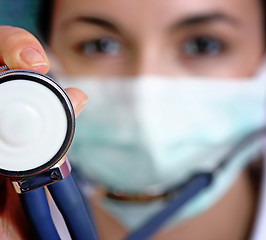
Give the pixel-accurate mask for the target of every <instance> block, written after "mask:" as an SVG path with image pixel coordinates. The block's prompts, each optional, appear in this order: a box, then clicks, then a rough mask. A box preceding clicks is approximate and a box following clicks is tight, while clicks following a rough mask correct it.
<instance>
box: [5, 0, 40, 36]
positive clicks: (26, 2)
mask: <svg viewBox="0 0 266 240" xmlns="http://www.w3.org/2000/svg"><path fill="white" fill-rule="evenodd" d="M39 4H40V1H39V0H0V25H11V26H16V27H22V28H24V29H26V30H28V31H30V32H31V33H33V34H35V35H36V32H37V31H36V28H37V26H36V24H37V21H36V19H37V15H38V6H39Z"/></svg>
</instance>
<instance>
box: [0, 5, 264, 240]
mask: <svg viewBox="0 0 266 240" xmlns="http://www.w3.org/2000/svg"><path fill="white" fill-rule="evenodd" d="M144 10H145V11H144ZM247 16H248V17H247ZM52 22H53V26H52V31H51V37H50V40H49V47H50V48H51V51H52V53H53V55H54V57H55V58H57V60H58V61H59V62H60V63H61V67H62V69H63V71H64V72H66V73H67V74H73V75H76V74H80V75H89V76H91V75H101V76H116V75H119V76H128V75H142V74H161V75H175V76H181V75H193V76H198V75H204V76H214V77H243V76H250V75H252V74H254V73H255V71H256V70H257V68H258V66H259V64H260V62H261V58H262V56H263V55H264V38H263V24H262V12H261V6H260V4H259V2H258V1H253V0H200V1H195V0H186V1H182V0H169V1H167V2H166V1H162V0H147V1H142V0H134V1H132V0H121V1H119V0H117V1H111V0H97V1H95V0H87V1H86V0H77V1H71V0H64V1H63V0H57V1H56V4H55V12H54V15H53V21H52ZM0 32H1V34H0V62H1V63H5V64H7V65H8V67H9V68H25V69H32V70H36V71H39V72H41V73H46V72H47V71H48V70H49V67H50V66H49V61H48V58H47V56H46V54H45V52H44V50H43V48H42V46H41V45H40V43H39V42H38V41H37V40H36V38H35V37H34V36H32V35H31V34H30V33H28V32H26V31H24V30H22V29H18V28H12V27H3V26H1V27H0ZM247 36H248V37H247ZM199 37H200V38H202V37H207V38H208V39H211V42H212V43H213V44H216V45H217V44H218V46H220V47H215V48H214V50H212V51H206V49H205V50H203V51H197V46H196V51H195V49H194V51H192V53H191V43H192V45H193V43H195V39H196V38H199ZM103 38H104V39H108V44H110V43H111V44H112V45H113V46H114V47H113V48H112V50H111V51H110V50H108V51H105V50H103V49H102V48H99V47H97V48H96V49H97V50H96V51H95V40H97V41H98V39H103ZM96 45H97V44H96ZM188 46H190V47H189V48H188ZM193 46H195V44H194V45H193ZM23 49H24V50H25V51H22V50H23ZM32 49H33V50H32ZM93 49H94V50H93ZM38 53H39V54H38ZM67 92H68V94H69V96H70V98H71V101H72V103H73V105H74V109H75V113H76V115H78V114H79V112H80V111H81V110H82V107H83V106H84V104H85V102H86V96H85V95H84V93H83V92H82V91H80V90H78V89H67ZM253 189H254V185H253V183H252V181H251V180H250V178H249V175H248V173H247V172H246V171H244V172H243V173H242V174H240V176H239V177H238V179H237V181H236V182H235V183H234V184H233V186H232V188H231V189H230V190H229V191H228V193H227V194H226V195H225V196H224V197H223V198H222V199H220V201H219V202H218V203H217V204H216V205H215V206H214V207H212V208H211V209H210V210H208V211H207V212H205V213H203V214H202V215H200V216H198V217H196V218H193V219H191V220H189V221H186V222H184V223H183V224H181V225H179V226H178V227H176V228H173V229H167V230H166V229H162V230H161V231H160V232H159V233H158V234H157V235H156V236H154V237H153V239H155V240H160V239H170V240H171V239H176V238H179V239H182V240H189V239H207V240H208V239H211V240H225V239H235V240H244V239H246V238H247V237H248V235H249V233H250V232H249V231H250V228H251V226H252V221H253V218H254V212H255V210H256V194H255V193H254V190H253ZM0 192H1V202H0V206H1V207H0V239H32V237H31V234H32V233H31V230H30V228H28V227H29V226H28V225H27V223H26V221H25V216H24V215H23V212H22V210H21V206H20V203H19V199H18V198H17V196H16V194H14V191H13V189H12V187H11V185H10V183H9V182H8V181H7V180H6V179H5V178H3V177H0ZM100 200H101V195H99V196H98V195H95V196H94V200H93V211H94V214H95V219H96V225H97V228H98V230H99V234H100V236H101V239H110V236H113V239H121V238H122V237H123V236H124V235H125V234H126V233H127V230H126V229H125V228H123V226H121V224H119V223H117V222H116V221H115V220H114V219H112V218H111V216H109V215H108V213H106V212H103V210H102V209H100V208H99V206H98V205H97V201H100ZM240 214H241V216H240ZM22 223H25V225H24V224H22ZM232 226H233V227H232ZM191 229H193V231H192V230H191ZM228 234H229V235H228ZM29 236H30V237H29Z"/></svg>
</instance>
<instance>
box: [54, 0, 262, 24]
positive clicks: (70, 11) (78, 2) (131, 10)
mask: <svg viewBox="0 0 266 240" xmlns="http://www.w3.org/2000/svg"><path fill="white" fill-rule="evenodd" d="M261 1H262V0H185V1H184V0H133V1H132V0H115V1H114V0H75V1H73V0H57V1H56V4H55V12H56V14H55V15H56V18H59V20H65V19H69V18H71V17H75V16H79V15H87V14H93V15H99V16H101V17H104V18H110V19H111V20H114V21H119V22H121V21H122V22H131V23H135V24H136V25H138V26H142V25H145V24H149V23H153V24H154V23H156V24H168V23H170V22H171V21H173V19H174V20H178V19H182V18H186V17H189V16H190V15H197V14H202V13H209V12H225V13H228V14H231V15H234V16H236V17H237V18H239V19H241V20H242V21H243V22H249V21H250V20H251V19H253V18H255V19H257V18H260V17H261V16H260V15H261V13H260V11H261V10H260V9H262V8H261V7H260V5H261Z"/></svg>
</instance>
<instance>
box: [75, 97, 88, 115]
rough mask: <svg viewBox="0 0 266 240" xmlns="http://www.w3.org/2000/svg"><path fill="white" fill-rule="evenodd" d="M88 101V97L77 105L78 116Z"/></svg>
mask: <svg viewBox="0 0 266 240" xmlns="http://www.w3.org/2000/svg"><path fill="white" fill-rule="evenodd" d="M86 103H87V99H86V100H84V101H83V102H81V103H80V104H79V105H78V106H77V107H76V109H75V112H76V116H78V115H79V114H80V113H81V111H82V110H83V108H84V106H85V105H86Z"/></svg>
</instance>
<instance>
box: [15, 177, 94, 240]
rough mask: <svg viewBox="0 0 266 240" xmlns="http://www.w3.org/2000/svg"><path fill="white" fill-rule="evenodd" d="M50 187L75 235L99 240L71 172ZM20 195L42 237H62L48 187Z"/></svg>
mask: <svg viewBox="0 0 266 240" xmlns="http://www.w3.org/2000/svg"><path fill="white" fill-rule="evenodd" d="M47 187H48V190H49V192H50V193H51V195H52V197H53V199H54V201H55V203H56V205H57V207H58V208H59V210H60V212H61V214H62V216H63V218H64V220H65V223H66V225H67V227H68V230H69V233H70V236H71V238H72V239H73V240H87V239H90V240H97V239H98V238H97V235H96V232H95V229H94V227H93V224H92V220H91V218H90V215H89V214H88V212H87V209H86V207H85V204H84V202H83V199H82V197H81V195H80V193H79V191H78V189H77V187H76V185H75V183H74V181H73V179H72V176H71V174H69V176H67V177H66V178H65V179H63V180H62V181H59V182H57V183H54V184H51V185H48V186H47ZM20 199H21V202H22V206H23V208H24V211H25V212H26V214H27V217H28V220H29V221H30V224H31V225H32V226H33V227H34V229H35V233H36V236H37V237H38V239H40V240H47V239H49V240H59V239H60V237H59V234H58V232H57V230H56V227H55V225H54V223H53V219H52V217H51V214H50V208H49V204H48V201H47V197H46V194H45V190H44V188H39V189H36V190H34V191H31V192H28V193H24V194H21V195H20Z"/></svg>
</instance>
